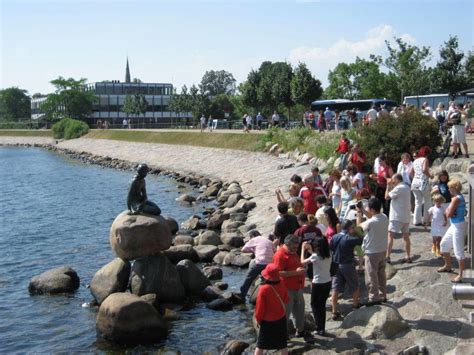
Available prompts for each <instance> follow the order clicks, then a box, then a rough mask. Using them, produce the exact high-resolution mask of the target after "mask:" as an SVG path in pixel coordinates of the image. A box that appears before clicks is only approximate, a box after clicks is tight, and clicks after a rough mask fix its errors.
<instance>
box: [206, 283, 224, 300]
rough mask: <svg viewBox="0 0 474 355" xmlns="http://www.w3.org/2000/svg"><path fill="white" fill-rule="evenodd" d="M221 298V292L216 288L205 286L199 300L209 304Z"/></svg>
mask: <svg viewBox="0 0 474 355" xmlns="http://www.w3.org/2000/svg"><path fill="white" fill-rule="evenodd" d="M221 297H222V291H221V290H220V289H219V288H217V287H216V286H207V287H206V288H205V289H204V290H203V291H202V292H201V298H202V300H203V301H204V302H211V301H213V300H215V299H218V298H221Z"/></svg>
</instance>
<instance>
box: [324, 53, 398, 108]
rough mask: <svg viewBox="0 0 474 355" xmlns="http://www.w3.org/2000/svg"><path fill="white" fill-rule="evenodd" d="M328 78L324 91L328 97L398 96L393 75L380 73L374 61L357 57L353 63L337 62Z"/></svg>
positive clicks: (355, 98) (366, 97)
mask: <svg viewBox="0 0 474 355" xmlns="http://www.w3.org/2000/svg"><path fill="white" fill-rule="evenodd" d="M328 79H329V86H328V87H327V89H326V90H325V92H324V96H325V97H326V98H328V99H335V98H341V99H342V98H344V99H350V100H361V99H369V98H388V99H393V100H398V99H399V98H400V92H399V91H398V90H397V84H396V78H395V75H394V74H393V73H389V74H385V73H382V72H381V71H380V67H379V64H378V63H376V62H374V61H368V60H365V59H360V58H358V57H357V58H356V60H355V62H354V63H350V64H347V63H339V64H338V65H337V66H336V68H334V70H333V71H331V72H330V73H329V76H328Z"/></svg>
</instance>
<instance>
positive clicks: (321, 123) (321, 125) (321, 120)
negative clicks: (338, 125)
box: [318, 110, 326, 133]
mask: <svg viewBox="0 0 474 355" xmlns="http://www.w3.org/2000/svg"><path fill="white" fill-rule="evenodd" d="M318 128H319V132H320V133H321V132H324V131H325V130H326V120H325V119H324V111H323V110H320V111H319V114H318Z"/></svg>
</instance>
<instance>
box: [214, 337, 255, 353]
mask: <svg viewBox="0 0 474 355" xmlns="http://www.w3.org/2000/svg"><path fill="white" fill-rule="evenodd" d="M249 346H250V344H249V343H246V342H245V341H242V340H236V339H233V340H230V341H228V342H227V344H226V345H225V347H224V349H222V352H221V354H222V355H240V354H242V353H243V352H244V350H245V349H247V348H248V347H249Z"/></svg>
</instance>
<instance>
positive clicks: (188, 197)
mask: <svg viewBox="0 0 474 355" xmlns="http://www.w3.org/2000/svg"><path fill="white" fill-rule="evenodd" d="M176 201H178V202H184V203H189V204H192V203H193V202H194V201H196V197H194V196H193V195H190V194H182V195H181V196H179V197H178V198H177V199H176Z"/></svg>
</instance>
